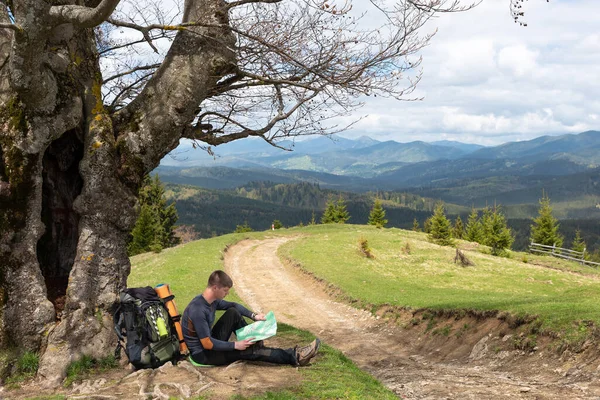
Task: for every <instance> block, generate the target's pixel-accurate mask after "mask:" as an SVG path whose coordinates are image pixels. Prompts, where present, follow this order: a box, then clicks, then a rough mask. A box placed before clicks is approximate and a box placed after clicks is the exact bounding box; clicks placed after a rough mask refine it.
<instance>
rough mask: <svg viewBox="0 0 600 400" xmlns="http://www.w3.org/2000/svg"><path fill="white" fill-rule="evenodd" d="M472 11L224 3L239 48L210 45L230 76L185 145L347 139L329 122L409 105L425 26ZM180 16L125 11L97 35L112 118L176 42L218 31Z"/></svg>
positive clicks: (205, 103)
mask: <svg viewBox="0 0 600 400" xmlns="http://www.w3.org/2000/svg"><path fill="white" fill-rule="evenodd" d="M363 6H364V5H363ZM470 6H471V4H466V5H461V4H459V2H457V1H440V0H423V1H415V0H403V1H399V2H386V1H381V0H372V1H371V2H370V3H369V6H368V7H366V8H365V9H364V10H361V11H358V10H355V9H354V7H353V4H352V3H350V2H339V1H338V2H336V1H320V0H277V1H275V0H264V1H254V0H252V1H249V0H240V1H230V2H228V3H226V5H225V9H226V10H227V12H228V15H229V25H228V26H227V27H226V28H227V29H229V30H230V31H231V32H232V34H233V35H234V37H235V41H234V42H228V41H227V40H225V39H226V38H223V37H219V36H215V35H212V36H211V35H208V36H207V38H208V39H209V40H211V41H213V42H215V43H216V45H217V46H223V47H225V48H229V49H230V50H231V52H232V53H233V54H234V58H233V59H232V61H233V63H232V65H231V69H230V71H229V72H228V73H227V74H226V75H225V76H222V77H219V80H218V83H217V85H215V87H214V88H212V89H211V91H210V93H208V95H207V96H206V98H205V99H202V101H201V102H199V104H198V105H197V106H198V107H197V112H196V113H195V117H194V119H193V121H190V124H189V126H188V127H187V128H186V129H185V131H184V132H182V136H183V137H187V138H190V139H197V140H200V141H202V142H205V143H208V144H211V145H216V144H220V143H225V142H229V141H231V140H235V139H239V138H243V137H247V136H261V137H263V138H265V139H266V140H267V141H268V142H270V143H272V144H276V142H277V140H278V139H280V138H282V137H289V136H298V135H307V134H327V133H333V132H336V131H339V130H342V129H345V128H346V127H347V125H345V126H340V125H336V124H333V123H331V122H330V120H331V118H332V117H336V116H340V115H350V114H351V113H352V112H353V111H354V110H356V109H357V108H358V107H360V106H361V105H362V104H361V102H360V98H361V96H364V95H366V96H385V97H393V98H396V99H399V100H414V99H415V98H414V97H411V94H412V92H413V90H414V89H415V85H416V84H417V83H418V82H419V80H420V78H421V71H420V68H419V67H420V63H421V59H420V57H419V56H418V52H419V50H420V49H422V48H423V47H424V46H426V45H427V44H428V42H429V40H430V39H431V38H432V36H433V32H429V33H423V29H422V28H423V25H424V24H425V23H426V22H427V21H428V20H429V19H430V18H432V17H433V16H434V15H435V14H436V13H438V12H449V11H459V10H464V9H466V8H468V7H470ZM183 14H184V11H183V10H182V9H179V8H177V6H176V5H174V8H173V9H172V10H171V12H165V11H164V9H162V8H161V6H160V5H158V4H155V3H152V2H146V3H144V4H141V3H140V2H134V3H131V2H127V3H124V2H121V4H119V5H118V7H117V10H116V11H115V12H114V13H113V16H111V17H110V18H109V19H108V22H105V23H103V24H102V25H100V26H99V27H98V28H97V37H98V39H99V40H98V43H99V48H100V52H101V55H102V56H103V58H104V60H103V61H104V62H103V64H102V65H103V67H104V71H103V72H104V75H105V77H104V79H103V82H104V85H105V86H104V90H103V94H104V101H105V103H106V104H107V106H108V107H109V108H110V109H111V110H114V111H118V110H119V109H121V108H124V107H127V104H129V103H130V102H131V100H132V99H133V98H134V97H135V96H136V95H138V94H139V93H140V91H141V90H142V89H143V87H144V85H145V84H146V82H147V81H148V80H150V79H152V76H153V73H154V72H155V71H156V69H157V68H158V67H159V66H160V62H161V60H163V59H164V57H165V55H167V54H168V51H169V48H170V47H169V45H170V43H171V42H172V39H173V38H174V36H175V35H176V34H177V32H179V31H180V30H189V29H192V28H193V27H203V28H209V29H210V28H223V26H221V25H220V24H214V23H206V22H204V21H192V20H189V19H186V18H185V15H183ZM177 19H179V21H180V22H179V23H178V24H176V22H175V21H176V20H177ZM373 21H378V22H379V23H378V24H377V25H376V26H374V25H372V24H373ZM195 32H196V31H195ZM197 34H201V33H197ZM352 122H353V121H348V124H351V123H352Z"/></svg>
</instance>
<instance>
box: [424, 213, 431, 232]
mask: <svg viewBox="0 0 600 400" xmlns="http://www.w3.org/2000/svg"><path fill="white" fill-rule="evenodd" d="M431 218H432V217H429V218H427V219H426V220H425V222H423V232H425V233H430V232H431Z"/></svg>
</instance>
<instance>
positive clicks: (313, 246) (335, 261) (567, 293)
mask: <svg viewBox="0 0 600 400" xmlns="http://www.w3.org/2000/svg"><path fill="white" fill-rule="evenodd" d="M303 232H304V233H306V234H307V235H306V236H305V237H304V238H302V239H301V240H298V241H293V242H290V243H288V244H286V245H285V246H283V247H282V248H281V249H280V252H281V255H283V256H285V257H288V258H290V259H292V260H294V261H297V262H299V263H300V264H301V265H302V267H303V268H305V269H306V270H308V271H310V272H312V273H313V274H315V275H316V276H317V277H319V278H322V279H324V280H326V281H327V282H330V283H333V284H334V285H336V286H337V287H339V288H340V289H341V290H342V291H343V292H344V293H345V294H347V295H348V296H350V297H351V298H353V299H356V300H359V301H361V302H362V303H364V304H374V305H375V306H377V305H383V304H391V305H396V306H401V307H411V308H431V309H476V310H502V311H508V312H510V313H512V314H515V315H537V316H539V318H540V320H541V321H542V326H543V327H544V328H549V329H551V330H553V331H557V332H560V331H564V332H569V331H571V330H572V329H574V327H576V326H577V324H576V322H577V321H582V320H589V321H594V322H595V323H597V324H598V323H600V303H599V300H600V294H599V292H598V284H599V283H600V281H599V280H598V278H599V277H600V274H599V272H598V271H597V270H595V269H593V268H590V267H585V266H581V265H580V264H576V263H571V262H566V261H562V260H556V259H553V258H550V257H539V256H528V263H523V262H521V259H522V255H520V254H519V253H511V257H510V258H501V257H494V256H491V255H488V254H483V253H481V252H479V251H466V253H465V254H466V255H467V257H468V258H469V259H471V260H472V261H473V262H474V263H475V266H471V267H466V268H464V267H461V266H459V265H457V264H454V262H453V259H454V256H455V249H454V248H451V247H441V246H437V245H434V244H432V243H429V242H428V241H427V239H426V235H425V234H423V233H416V232H412V231H405V230H400V229H395V228H392V229H383V230H382V229H376V228H374V227H370V226H364V225H346V226H343V225H342V226H339V225H338V226H333V225H329V226H327V225H317V226H314V227H307V228H305V229H304V231H303ZM361 237H362V238H365V239H366V240H368V242H369V246H370V247H371V249H372V252H373V255H374V256H375V258H373V259H367V258H365V257H363V256H361V254H360V251H359V250H358V247H357V241H358V239H359V238H361ZM406 243H410V248H411V252H410V254H406V253H405V252H403V251H402V248H403V246H405V245H406ZM460 243H463V244H466V243H464V242H459V245H460ZM536 263H543V264H550V265H552V267H553V268H555V269H553V268H544V267H541V266H539V265H534V264H536ZM569 271H576V272H579V273H572V272H569ZM581 272H583V273H585V274H581Z"/></svg>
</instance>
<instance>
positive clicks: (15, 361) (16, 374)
mask: <svg viewBox="0 0 600 400" xmlns="http://www.w3.org/2000/svg"><path fill="white" fill-rule="evenodd" d="M15 351H16V350H8V351H3V353H2V355H1V356H0V359H1V363H2V369H3V370H5V369H6V367H7V366H8V365H9V364H12V365H14V366H15V368H14V369H13V371H11V372H12V373H11V374H10V376H7V377H6V379H5V380H4V383H5V385H6V387H7V388H9V389H16V388H19V387H20V386H21V385H20V384H21V383H23V382H25V381H27V380H30V379H33V377H34V376H35V374H36V372H37V370H38V366H39V363H40V357H39V355H38V354H37V353H33V352H31V351H26V352H24V353H22V354H21V355H17V354H16V353H15Z"/></svg>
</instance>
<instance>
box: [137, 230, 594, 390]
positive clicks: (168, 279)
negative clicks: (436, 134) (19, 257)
mask: <svg viewBox="0 0 600 400" xmlns="http://www.w3.org/2000/svg"><path fill="white" fill-rule="evenodd" d="M275 235H285V236H289V235H292V236H297V237H298V239H297V240H294V241H291V242H289V243H288V244H286V245H285V246H283V247H282V248H281V249H280V255H281V256H283V257H286V258H289V259H292V260H294V261H296V262H299V263H300V264H301V265H302V267H303V268H305V269H306V270H308V271H310V272H312V273H313V274H315V275H316V276H317V277H319V278H322V279H324V280H326V281H327V282H330V283H333V284H334V285H336V286H337V287H338V288H340V289H341V290H342V291H343V292H344V294H346V295H348V296H349V297H351V298H354V299H357V300H359V301H360V302H362V303H365V304H373V305H375V306H378V305H384V304H391V305H397V306H400V307H411V308H429V309H449V310H456V309H469V310H472V309H474V310H500V311H507V312H510V313H512V314H514V315H521V316H523V315H529V316H538V318H539V320H540V322H541V324H542V327H543V328H546V329H549V330H552V331H554V332H562V333H563V334H564V335H565V337H568V336H569V335H570V334H573V332H575V334H579V335H580V334H581V333H582V331H581V329H582V327H585V326H587V324H579V322H581V321H593V322H595V323H596V324H600V304H599V300H600V294H599V290H598V289H599V283H600V271H598V270H596V269H593V268H590V267H586V266H581V265H579V264H576V263H571V262H567V261H564V260H560V259H555V258H551V257H541V256H533V255H530V254H525V253H515V252H511V253H510V257H509V258H500V257H494V256H491V255H489V254H486V249H485V248H483V246H477V245H476V244H473V243H468V242H462V241H458V246H459V247H460V248H463V249H465V254H466V255H467V257H469V259H470V260H471V261H473V262H474V263H475V265H474V266H469V267H462V266H460V265H457V264H455V263H454V262H453V260H454V256H455V249H454V248H450V247H440V246H437V245H434V244H432V243H430V242H429V241H427V236H426V235H425V234H424V233H417V232H412V231H405V230H400V229H395V228H392V229H376V228H374V227H371V226H364V225H314V226H306V227H302V228H299V227H296V228H290V229H281V230H278V231H275V232H272V231H266V232H251V233H245V234H231V235H225V236H220V237H216V238H213V239H204V240H199V241H196V242H192V243H188V244H186V245H184V246H178V247H175V248H172V249H167V250H165V251H163V252H162V253H160V254H142V255H139V256H135V257H133V258H132V260H131V261H132V270H131V275H130V277H129V281H128V286H130V287H134V286H146V285H151V286H154V285H156V284H158V283H168V284H169V285H170V286H171V289H172V291H173V292H174V294H175V295H176V302H177V305H178V308H179V309H180V312H181V311H183V309H184V308H185V306H186V305H187V304H188V302H189V301H190V300H191V299H192V298H193V297H194V296H196V295H197V294H199V293H200V292H202V290H203V288H204V287H205V285H206V280H207V277H208V275H209V273H210V272H211V271H213V270H214V269H221V268H223V262H222V258H223V256H222V252H223V249H225V247H227V246H228V245H231V244H234V243H236V242H237V241H239V240H242V239H244V238H254V239H261V238H265V237H272V236H275ZM360 240H366V241H367V242H368V246H369V247H370V248H371V251H372V253H373V255H374V258H371V259H370V258H367V257H365V255H364V254H363V253H361V252H360V250H359V241H360ZM228 299H229V300H233V301H239V298H238V297H237V296H236V294H235V286H234V288H233V290H232V292H231V294H230V297H228ZM583 334H585V332H583ZM278 336H281V337H282V338H284V339H285V338H287V339H294V340H304V341H306V340H309V339H311V338H312V335H310V334H308V333H306V332H302V331H299V330H296V329H294V328H293V327H288V326H285V325H283V326H281V329H280V332H279V333H278ZM579 337H580V336H579ZM300 372H301V374H302V377H303V379H302V381H301V382H300V383H298V384H297V385H296V386H293V387H291V388H289V389H286V390H284V391H282V392H278V393H268V394H265V395H263V396H261V397H256V398H264V399H267V398H268V399H293V398H298V397H302V398H368V397H365V393H367V394H368V396H370V397H371V398H394V396H393V395H392V393H391V392H389V391H388V390H387V389H386V388H384V387H383V386H381V385H380V384H379V383H378V382H377V381H375V380H374V379H373V378H371V377H370V376H369V375H367V374H365V373H363V372H362V371H360V370H358V369H357V368H356V367H355V366H354V365H353V364H352V362H350V361H349V360H347V359H346V358H345V357H344V356H343V355H342V354H340V353H339V352H337V351H336V350H334V349H332V348H330V347H328V346H324V349H323V357H322V359H321V360H320V361H319V363H316V364H315V365H313V366H312V367H311V368H305V369H301V370H300Z"/></svg>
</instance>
